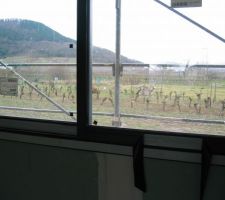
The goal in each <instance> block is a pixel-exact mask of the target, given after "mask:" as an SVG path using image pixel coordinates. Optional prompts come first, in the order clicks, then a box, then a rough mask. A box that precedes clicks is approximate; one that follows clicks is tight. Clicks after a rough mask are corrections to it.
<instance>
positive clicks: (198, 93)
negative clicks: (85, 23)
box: [92, 0, 225, 134]
mask: <svg viewBox="0 0 225 200" xmlns="http://www.w3.org/2000/svg"><path fill="white" fill-rule="evenodd" d="M118 2H119V1H118ZM118 2H117V3H118ZM103 4H104V1H101V0H96V1H94V6H93V27H94V28H93V44H94V45H95V46H98V47H101V48H104V49H107V50H111V51H112V52H111V53H114V61H112V66H115V65H117V62H118V54H119V55H120V57H119V66H120V71H121V72H120V73H119V75H118V74H116V75H115V73H113V74H112V71H114V70H112V71H111V70H108V71H104V70H103V69H102V68H100V67H96V70H97V69H98V74H96V73H97V71H94V73H93V89H95V87H96V84H97V83H101V85H99V87H98V89H99V94H100V95H99V96H98V98H97V97H94V96H95V94H94V93H93V89H92V95H93V112H92V114H93V115H92V117H93V119H98V118H99V117H98V116H97V115H98V114H99V113H98V112H101V115H102V116H101V118H99V119H100V120H101V121H100V122H99V124H101V125H105V126H117V127H127V128H138V129H149V130H160V131H173V132H186V133H206V134H225V127H224V114H225V82H224V80H225V59H224V54H225V25H224V21H223V19H224V17H225V16H224V15H225V14H224V8H225V2H224V1H223V0H217V1H214V0H208V1H203V2H202V6H201V7H186V8H172V7H171V2H170V1H169V0H162V1H158V0H141V1H140V0H121V7H120V12H121V13H120V14H121V18H116V16H117V17H118V15H119V12H118V8H117V9H116V1H112V2H111V4H112V5H110V4H108V3H107V6H108V7H106V9H105V7H104V6H103ZM107 9H109V10H110V11H111V12H107ZM99 11H100V12H99ZM116 13H117V15H116ZM106 14H107V15H106ZM119 24H120V26H119ZM118 31H119V34H118ZM113 44H114V46H113ZM117 45H119V46H120V48H118V46H117ZM118 49H119V51H120V52H119V53H118ZM94 56H95V54H94ZM101 57H102V58H105V57H104V56H103V54H102V56H101ZM95 62H96V60H95V58H94V60H93V65H94V63H95ZM102 62H104V63H106V62H107V60H106V59H104V60H103V61H102ZM93 69H95V68H94V67H93ZM110 69H111V68H110ZM112 69H114V67H112ZM118 79H119V81H118ZM118 83H119V87H117V84H118ZM96 96H97V95H96ZM110 98H111V99H112V102H111V100H110ZM117 107H119V108H118V109H117ZM118 113H119V115H118ZM103 114H105V115H106V116H105V118H104V117H103ZM110 115H111V122H110V120H109V118H110Z"/></svg>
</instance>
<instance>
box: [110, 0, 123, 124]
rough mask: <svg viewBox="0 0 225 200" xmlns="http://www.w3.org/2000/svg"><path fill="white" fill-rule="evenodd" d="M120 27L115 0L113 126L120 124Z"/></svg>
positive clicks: (119, 9)
mask: <svg viewBox="0 0 225 200" xmlns="http://www.w3.org/2000/svg"><path fill="white" fill-rule="evenodd" d="M120 28H121V0H116V60H115V107H114V109H115V110H114V119H113V121H112V125H113V126H117V127H118V126H120V125H121V121H120V71H121V69H120V68H121V61H120V36H121V32H120Z"/></svg>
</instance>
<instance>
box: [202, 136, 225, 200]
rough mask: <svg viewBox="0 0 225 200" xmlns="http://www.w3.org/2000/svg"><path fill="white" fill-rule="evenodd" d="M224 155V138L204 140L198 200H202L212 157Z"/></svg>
mask: <svg viewBox="0 0 225 200" xmlns="http://www.w3.org/2000/svg"><path fill="white" fill-rule="evenodd" d="M214 154H217V155H225V138H204V139H203V142H202V169H201V187H200V189H201V192H200V199H201V200H203V197H204V192H205V188H206V184H207V179H208V174H209V171H210V166H211V161H212V156H213V155H214Z"/></svg>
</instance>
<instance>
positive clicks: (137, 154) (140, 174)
mask: <svg viewBox="0 0 225 200" xmlns="http://www.w3.org/2000/svg"><path fill="white" fill-rule="evenodd" d="M133 168H134V184H135V186H136V187H137V188H138V189H140V190H141V191H143V192H146V181H145V172H144V135H141V136H140V137H139V138H138V139H137V141H136V143H135V144H134V145H133Z"/></svg>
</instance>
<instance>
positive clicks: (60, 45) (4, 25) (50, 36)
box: [0, 19, 139, 63]
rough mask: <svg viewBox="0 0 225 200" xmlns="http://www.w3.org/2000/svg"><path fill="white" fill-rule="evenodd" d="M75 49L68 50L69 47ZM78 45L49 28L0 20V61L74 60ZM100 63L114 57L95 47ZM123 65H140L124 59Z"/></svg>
mask: <svg viewBox="0 0 225 200" xmlns="http://www.w3.org/2000/svg"><path fill="white" fill-rule="evenodd" d="M71 43H72V44H74V48H73V49H71V48H69V44H71ZM75 55H76V41H75V40H73V39H70V38H68V37H65V36H63V35H61V34H60V33H58V32H56V31H54V30H53V29H51V28H49V27H48V26H46V25H44V24H42V23H39V22H35V21H31V20H21V19H4V20H0V58H3V57H13V56H30V57H74V56H75ZM93 60H94V62H97V63H113V62H115V54H114V53H113V52H112V51H109V50H107V49H103V48H99V47H93ZM122 62H125V63H139V62H138V61H135V60H131V59H128V58H126V57H123V56H122Z"/></svg>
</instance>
